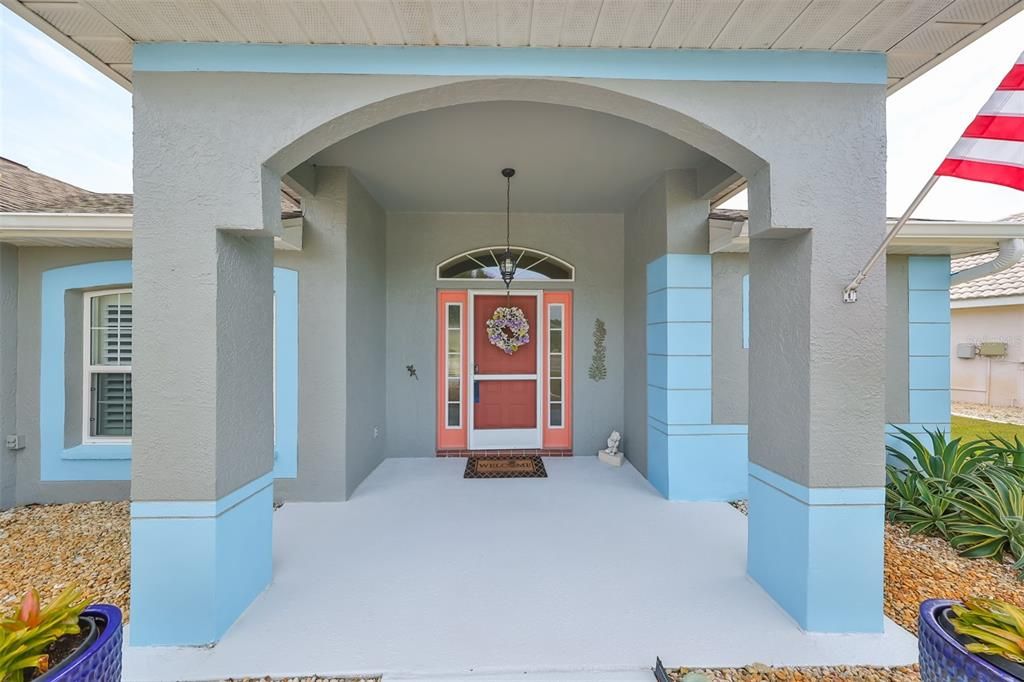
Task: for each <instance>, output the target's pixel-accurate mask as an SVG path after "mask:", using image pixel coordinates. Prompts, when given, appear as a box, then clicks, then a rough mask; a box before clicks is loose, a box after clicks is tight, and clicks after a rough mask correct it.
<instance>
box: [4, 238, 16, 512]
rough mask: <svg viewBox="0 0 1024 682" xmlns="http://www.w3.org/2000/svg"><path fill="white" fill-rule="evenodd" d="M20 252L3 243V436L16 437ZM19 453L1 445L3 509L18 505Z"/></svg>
mask: <svg viewBox="0 0 1024 682" xmlns="http://www.w3.org/2000/svg"><path fill="white" fill-rule="evenodd" d="M17 381H18V250H17V249H16V248H15V247H13V246H10V245H8V244H0V435H7V434H13V433H14V431H15V426H16V424H17V417H16V414H15V413H16V411H17V404H18V392H17ZM16 481H17V463H16V462H15V454H14V453H13V452H11V451H10V450H8V449H7V448H5V447H2V446H0V509H7V508H8V507H11V506H13V505H14V504H15V500H16V490H15V484H16Z"/></svg>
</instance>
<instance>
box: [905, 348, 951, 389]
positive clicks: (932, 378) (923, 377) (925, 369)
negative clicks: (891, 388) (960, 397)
mask: <svg viewBox="0 0 1024 682" xmlns="http://www.w3.org/2000/svg"><path fill="white" fill-rule="evenodd" d="M910 389H911V390H915V389H925V390H928V389H931V390H948V389H949V356H946V355H943V356H938V357H935V356H920V355H911V356H910Z"/></svg>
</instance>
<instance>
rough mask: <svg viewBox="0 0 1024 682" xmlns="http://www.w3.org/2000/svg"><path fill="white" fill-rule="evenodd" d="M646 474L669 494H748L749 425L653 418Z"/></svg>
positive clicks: (717, 497)
mask: <svg viewBox="0 0 1024 682" xmlns="http://www.w3.org/2000/svg"><path fill="white" fill-rule="evenodd" d="M666 431H668V433H666ZM647 477H648V479H649V480H650V481H651V484H652V485H653V486H654V487H655V488H656V489H657V490H658V492H660V493H661V494H662V495H664V496H665V498H666V499H669V500H678V501H690V502H701V501H713V502H731V501H733V500H742V499H746V497H747V427H746V426H745V425H741V424H736V425H717V424H707V425H701V426H666V425H664V424H659V423H657V422H655V421H654V420H651V423H650V424H649V425H648V427H647Z"/></svg>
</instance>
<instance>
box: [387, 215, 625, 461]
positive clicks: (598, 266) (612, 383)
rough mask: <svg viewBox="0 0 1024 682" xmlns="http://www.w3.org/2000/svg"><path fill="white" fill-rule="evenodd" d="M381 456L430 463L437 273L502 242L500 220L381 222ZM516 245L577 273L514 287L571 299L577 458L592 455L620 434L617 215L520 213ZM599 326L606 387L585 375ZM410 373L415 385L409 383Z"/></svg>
mask: <svg viewBox="0 0 1024 682" xmlns="http://www.w3.org/2000/svg"><path fill="white" fill-rule="evenodd" d="M387 223H388V227H387V330H388V334H387V341H386V343H387V361H386V370H385V376H386V384H387V414H388V415H391V417H392V418H391V419H390V420H389V422H388V428H387V452H388V456H390V457H425V456H433V455H434V454H435V443H436V434H435V430H436V428H437V418H436V414H435V411H436V409H437V408H436V402H437V401H436V395H437V392H436V383H437V378H436V372H435V371H434V370H435V367H434V363H435V362H436V358H437V350H436V339H435V337H436V335H435V334H433V333H432V332H433V330H434V329H435V328H436V320H435V316H436V314H437V313H436V311H437V300H436V297H437V290H438V289H458V288H464V287H466V286H467V285H465V284H463V283H461V282H439V281H438V280H437V264H438V263H440V262H441V261H443V260H445V259H447V258H449V257H451V256H454V255H457V254H459V253H462V252H464V251H469V250H472V249H474V248H478V247H484V246H494V245H496V244H500V243H502V242H503V241H504V238H505V215H504V214H503V213H397V212H396V213H389V214H388V219H387ZM512 242H513V244H514V245H515V246H524V247H528V248H534V249H538V250H540V251H544V252H547V253H550V254H552V255H554V256H557V257H559V258H561V259H563V260H565V261H567V262H569V263H571V264H572V265H573V266H575V268H576V280H575V281H574V282H544V281H538V282H533V281H530V282H529V283H523V284H517V285H516V287H519V288H535V289H554V290H572V291H573V314H574V334H573V353H574V361H573V369H572V372H573V386H574V390H573V405H572V409H573V412H572V414H573V417H572V419H573V449H574V451H575V452H576V453H577V454H583V455H587V454H595V453H596V452H597V450H599V449H600V448H603V447H606V443H605V441H606V440H607V438H608V434H609V433H610V432H611V430H612V429H617V430H620V431H621V430H623V427H622V424H623V415H622V410H623V403H622V395H623V391H624V377H625V371H624V367H623V363H622V358H623V327H624V321H623V299H622V287H623V266H622V252H621V248H620V247H619V246H618V245H620V244H622V242H623V218H622V215H621V214H611V213H598V214H575V213H543V214H542V213H516V214H513V215H512ZM469 286H471V287H472V288H474V289H493V290H495V291H496V292H500V291H504V285H503V284H502V283H501V282H472V284H471V285H469ZM597 318H600V319H601V320H603V321H604V322H605V325H606V327H607V330H608V335H607V338H606V341H605V345H606V348H607V367H608V375H607V378H606V379H605V380H603V381H600V382H594V381H592V380H591V379H589V378H588V376H587V369H588V368H589V366H590V361H591V357H592V355H593V340H592V332H593V329H594V322H595V320H596V319H597ZM406 365H413V366H414V367H415V368H416V370H417V376H418V377H419V379H418V380H417V379H414V378H412V377H410V376H409V373H408V371H406Z"/></svg>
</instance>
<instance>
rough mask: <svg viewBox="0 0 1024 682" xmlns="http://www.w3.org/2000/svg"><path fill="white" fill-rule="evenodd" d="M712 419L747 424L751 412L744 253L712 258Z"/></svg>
mask: <svg viewBox="0 0 1024 682" xmlns="http://www.w3.org/2000/svg"><path fill="white" fill-rule="evenodd" d="M711 268H712V270H711V283H712V284H711V305H712V309H711V319H712V325H711V347H712V351H713V352H712V355H711V360H712V370H711V371H712V377H713V379H714V381H713V384H712V392H711V393H712V402H711V419H712V421H713V422H714V423H715V424H746V423H747V408H748V379H747V373H748V369H747V356H748V355H749V350H748V348H747V347H746V345H747V344H745V343H744V341H745V339H744V328H745V326H746V324H748V323H749V320H745V319H744V318H745V317H746V316H747V314H748V313H749V309H748V307H747V306H746V305H745V304H744V303H745V302H744V292H743V286H744V282H745V281H749V280H747V279H745V278H746V277H747V276H748V275H749V272H750V258H749V257H748V256H747V255H746V254H741V253H718V254H715V255H714V256H712V258H711Z"/></svg>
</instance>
